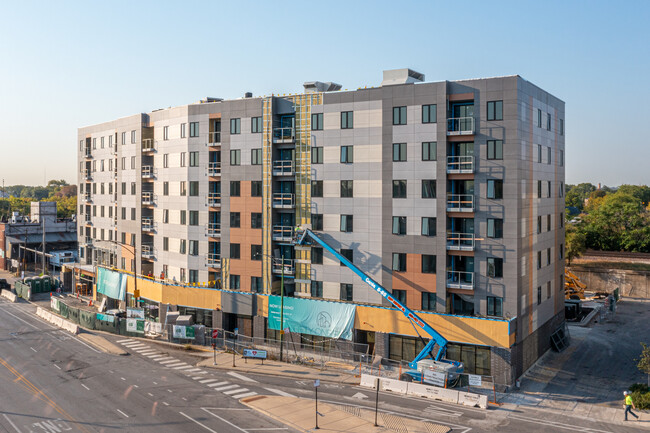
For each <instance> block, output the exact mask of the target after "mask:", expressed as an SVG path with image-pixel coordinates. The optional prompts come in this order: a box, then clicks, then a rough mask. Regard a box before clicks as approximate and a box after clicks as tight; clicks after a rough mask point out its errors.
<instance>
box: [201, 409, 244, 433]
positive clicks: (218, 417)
mask: <svg viewBox="0 0 650 433" xmlns="http://www.w3.org/2000/svg"><path fill="white" fill-rule="evenodd" d="M201 410H202V411H204V412H207V413H209V414H210V415H212V416H213V417H215V418H217V419H220V420H221V421H223V422H225V423H226V424H230V425H231V426H233V427H235V428H236V429H237V430H239V431H240V432H244V433H248V432H247V431H246V430H244V429H242V428H239V427H237V426H236V425H235V424H233V423H231V422H230V421H228V420H227V419H223V418H221V417H220V416H219V415H216V414H214V413H212V412H210V411H209V410H207V409H205V408H203V407H202V408H201Z"/></svg>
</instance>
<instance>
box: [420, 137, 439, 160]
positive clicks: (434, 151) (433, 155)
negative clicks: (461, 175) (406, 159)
mask: <svg viewBox="0 0 650 433" xmlns="http://www.w3.org/2000/svg"><path fill="white" fill-rule="evenodd" d="M437 159H438V143H437V142H435V141H425V142H424V143H422V161H436V160H437Z"/></svg>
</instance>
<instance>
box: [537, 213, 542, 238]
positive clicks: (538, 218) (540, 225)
mask: <svg viewBox="0 0 650 433" xmlns="http://www.w3.org/2000/svg"><path fill="white" fill-rule="evenodd" d="M541 232H542V216H541V215H538V216H537V234H540V233H541Z"/></svg>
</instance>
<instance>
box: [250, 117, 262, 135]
mask: <svg viewBox="0 0 650 433" xmlns="http://www.w3.org/2000/svg"><path fill="white" fill-rule="evenodd" d="M251 132H252V133H253V134H257V133H260V132H262V118H261V117H251Z"/></svg>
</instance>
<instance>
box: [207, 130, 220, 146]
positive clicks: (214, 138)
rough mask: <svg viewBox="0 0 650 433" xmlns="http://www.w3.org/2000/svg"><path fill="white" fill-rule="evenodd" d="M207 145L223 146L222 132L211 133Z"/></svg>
mask: <svg viewBox="0 0 650 433" xmlns="http://www.w3.org/2000/svg"><path fill="white" fill-rule="evenodd" d="M207 145H208V146H221V132H209V133H208V142H207Z"/></svg>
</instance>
